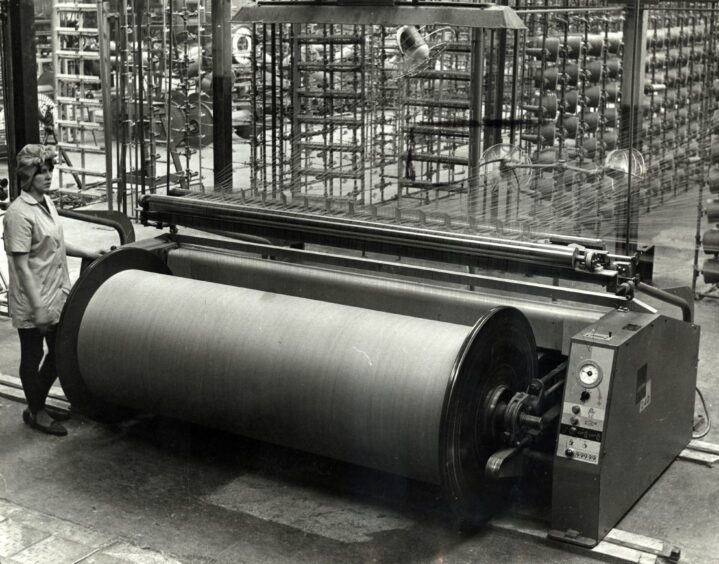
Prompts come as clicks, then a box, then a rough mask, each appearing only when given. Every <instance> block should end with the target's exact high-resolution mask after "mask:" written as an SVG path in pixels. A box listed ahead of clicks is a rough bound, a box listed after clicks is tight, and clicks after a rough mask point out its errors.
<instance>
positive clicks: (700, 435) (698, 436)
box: [692, 387, 712, 439]
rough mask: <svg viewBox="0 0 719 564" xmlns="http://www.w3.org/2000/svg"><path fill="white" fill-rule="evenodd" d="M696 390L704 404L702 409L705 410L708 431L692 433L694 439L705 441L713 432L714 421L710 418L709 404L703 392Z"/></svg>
mask: <svg viewBox="0 0 719 564" xmlns="http://www.w3.org/2000/svg"><path fill="white" fill-rule="evenodd" d="M695 390H696V391H697V395H698V396H699V399H700V400H701V402H702V409H704V415H706V421H707V423H706V429H704V430H703V431H702V432H701V433H692V439H703V438H704V437H706V436H707V435H708V434H709V431H711V428H712V420H711V417H710V416H709V410H708V409H707V403H706V401H705V400H704V394H702V392H701V390H700V389H699V388H698V387H696V388H695Z"/></svg>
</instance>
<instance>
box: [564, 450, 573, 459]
mask: <svg viewBox="0 0 719 564" xmlns="http://www.w3.org/2000/svg"><path fill="white" fill-rule="evenodd" d="M564 454H566V455H567V456H568V457H569V458H572V457H573V456H574V449H573V448H568V449H567V450H565V451H564Z"/></svg>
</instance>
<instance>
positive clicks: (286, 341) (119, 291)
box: [58, 248, 537, 522]
mask: <svg viewBox="0 0 719 564" xmlns="http://www.w3.org/2000/svg"><path fill="white" fill-rule="evenodd" d="M58 338H59V342H61V343H62V346H60V347H58V348H59V349H60V352H59V355H58V370H59V373H60V377H61V380H62V384H63V387H64V389H65V391H66V393H67V395H68V399H69V400H70V401H71V402H72V403H73V405H75V406H77V407H79V408H81V409H82V410H84V411H86V412H89V413H90V414H95V415H99V414H102V413H103V412H104V413H107V410H108V409H115V410H117V409H119V410H121V409H123V408H129V409H133V410H142V411H149V412H152V413H158V414H163V415H167V416H173V417H178V418H182V419H185V420H189V421H194V422H197V423H201V424H204V425H209V426H213V427H217V428H222V429H226V430H229V431H232V432H236V433H239V434H242V435H245V436H248V437H252V438H255V439H260V440H265V441H268V442H272V443H276V444H280V445H285V446H289V447H292V448H297V449H301V450H306V451H308V452H313V453H316V454H320V455H324V456H329V457H333V458H337V459H340V460H345V461H349V462H352V463H356V464H360V465H363V466H368V467H372V468H376V469H379V470H383V471H387V472H391V473H395V474H399V475H402V476H407V477H410V478H415V479H418V480H422V481H425V482H430V483H434V484H438V485H441V487H442V488H443V490H444V491H445V493H446V495H447V497H448V498H449V499H450V500H451V502H452V504H453V506H454V507H455V508H456V509H457V510H458V511H459V512H460V514H461V515H462V517H463V518H464V519H469V520H472V521H478V522H481V521H483V520H485V519H486V518H487V517H488V516H489V515H491V513H492V512H493V511H494V510H495V509H496V506H497V505H498V504H499V502H500V501H501V500H502V499H503V497H504V494H505V493H506V488H507V487H509V485H510V484H509V482H508V481H506V480H505V481H492V480H488V479H486V478H485V466H486V464H487V461H488V460H489V458H490V456H491V455H492V454H493V453H494V452H495V451H497V450H498V449H499V448H501V447H502V442H501V441H500V440H498V439H496V440H495V439H492V438H491V437H492V433H488V432H487V431H486V430H485V429H484V428H483V426H484V425H486V419H487V418H486V417H484V416H483V413H482V412H483V406H485V405H486V404H487V403H488V400H487V397H488V396H489V395H490V394H491V393H492V392H493V391H494V390H496V389H497V387H499V386H504V387H506V388H507V389H509V390H513V391H523V390H524V389H525V388H526V387H527V386H528V384H529V382H530V381H531V380H533V379H534V378H536V376H537V351H536V345H535V339H534V335H533V333H532V330H531V327H530V325H529V323H528V321H527V319H526V318H525V316H524V315H523V314H522V313H521V312H520V311H519V310H517V309H515V308H511V307H502V308H495V309H493V310H491V311H489V312H488V313H486V314H485V315H483V316H482V317H481V319H479V321H478V322H477V323H476V324H475V325H474V326H473V327H467V326H463V325H457V324H452V323H445V322H440V321H434V320H428V319H419V318H415V317H410V316H405V315H397V314H392V313H387V312H381V311H373V310H369V309H364V308H359V307H352V306H346V305H340V304H335V303H327V302H323V301H319V300H308V299H305V298H300V297H294V296H287V295H280V294H274V293H270V292H265V291H258V290H252V289H247V288H238V287H230V286H224V285H220V284H215V283H209V282H203V281H197V280H189V279H183V278H177V277H173V276H171V275H170V274H169V271H168V270H167V267H166V266H165V264H164V263H163V262H162V261H161V260H160V259H159V258H157V257H156V256H155V255H153V254H151V253H149V252H147V251H142V250H140V249H133V248H123V249H119V250H118V251H115V252H113V253H110V254H109V255H106V256H105V257H103V258H101V259H100V260H98V261H96V262H95V263H94V264H93V265H92V266H91V267H90V268H89V269H88V271H87V272H85V273H84V274H83V276H82V277H81V279H80V280H79V282H78V283H77V284H76V286H75V287H74V288H73V292H72V293H71V295H70V297H69V299H68V304H67V306H66V309H65V312H64V314H63V319H62V320H61V323H60V327H59V335H58Z"/></svg>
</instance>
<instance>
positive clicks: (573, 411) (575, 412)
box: [572, 405, 581, 415]
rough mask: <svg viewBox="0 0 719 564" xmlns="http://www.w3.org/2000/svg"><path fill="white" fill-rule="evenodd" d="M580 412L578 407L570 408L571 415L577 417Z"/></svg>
mask: <svg viewBox="0 0 719 564" xmlns="http://www.w3.org/2000/svg"><path fill="white" fill-rule="evenodd" d="M580 411H581V409H580V407H579V406H578V405H573V406H572V413H574V415H579V412H580Z"/></svg>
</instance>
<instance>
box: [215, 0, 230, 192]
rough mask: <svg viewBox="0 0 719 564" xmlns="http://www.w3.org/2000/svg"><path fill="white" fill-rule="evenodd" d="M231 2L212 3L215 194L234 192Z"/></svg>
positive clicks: (227, 0) (223, 0)
mask: <svg viewBox="0 0 719 564" xmlns="http://www.w3.org/2000/svg"><path fill="white" fill-rule="evenodd" d="M230 20H231V1H230V0H212V126H213V129H212V140H213V143H214V146H213V157H214V167H215V191H223V192H224V191H228V192H229V191H231V190H232V82H233V75H232V49H231V48H230V45H231V35H230Z"/></svg>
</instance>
